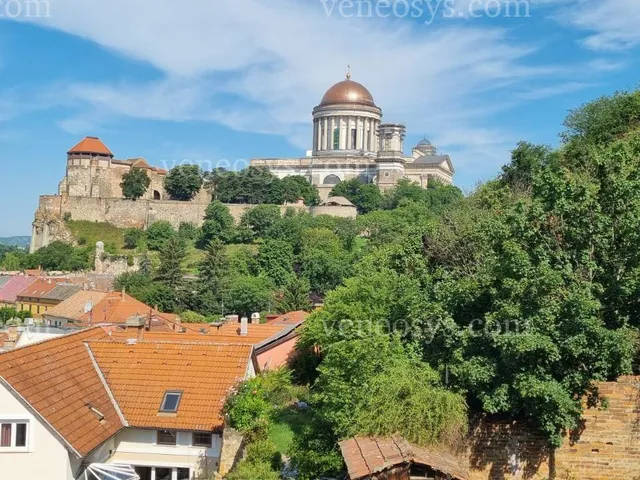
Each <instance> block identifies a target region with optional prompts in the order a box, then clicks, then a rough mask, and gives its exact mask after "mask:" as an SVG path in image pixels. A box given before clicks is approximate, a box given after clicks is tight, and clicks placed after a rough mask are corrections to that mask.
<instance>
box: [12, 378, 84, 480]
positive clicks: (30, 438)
mask: <svg viewBox="0 0 640 480" xmlns="http://www.w3.org/2000/svg"><path fill="white" fill-rule="evenodd" d="M8 420H24V421H28V423H29V427H28V433H27V448H25V449H23V450H22V451H19V452H18V451H14V452H12V451H10V450H3V449H2V448H0V478H3V479H5V478H6V479H7V480H9V479H40V478H46V479H47V480H71V479H73V476H74V473H75V471H72V469H73V468H76V467H77V466H78V465H79V462H78V461H77V460H76V461H72V460H70V457H69V455H70V454H69V452H68V450H67V449H66V448H65V446H64V445H63V444H62V443H61V442H60V441H59V440H58V438H57V437H56V436H54V435H53V433H51V431H50V430H49V429H48V428H47V427H46V426H45V425H44V424H43V423H41V421H40V420H39V419H37V418H36V417H34V416H33V415H32V414H31V412H30V411H29V410H27V408H26V407H25V406H24V405H23V404H22V403H21V402H20V401H19V400H18V399H17V398H16V397H14V395H13V394H12V393H11V392H10V391H9V390H7V388H6V387H5V386H4V385H0V423H2V421H8Z"/></svg>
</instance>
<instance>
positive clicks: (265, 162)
mask: <svg viewBox="0 0 640 480" xmlns="http://www.w3.org/2000/svg"><path fill="white" fill-rule="evenodd" d="M405 130H406V128H405V126H404V125H403V124H398V123H382V110H381V109H380V108H378V107H377V106H376V105H375V103H374V101H373V97H372V96H371V94H370V93H369V91H368V90H367V89H366V88H365V87H363V86H362V85H360V84H359V83H357V82H353V81H352V80H351V77H350V76H348V77H347V80H345V81H342V82H339V83H337V84H336V85H334V86H332V87H331V88H330V89H329V90H328V91H327V93H326V94H325V95H324V97H323V99H322V101H321V102H320V105H318V106H317V107H315V108H314V109H313V138H312V149H311V150H310V151H309V154H308V155H307V156H306V157H304V158H255V159H253V160H251V165H252V166H256V167H258V166H259V167H266V168H268V169H269V170H270V171H271V172H272V173H273V174H274V175H276V176H277V177H279V178H284V177H287V176H290V175H301V176H303V177H305V178H307V179H308V180H309V181H310V182H311V183H312V184H313V185H315V186H316V187H317V188H318V190H319V192H320V196H321V198H322V199H323V200H324V199H326V198H327V197H328V195H329V192H330V191H331V189H332V188H333V186H335V185H336V184H337V183H338V182H341V181H344V180H351V179H354V178H357V179H358V180H360V181H361V182H362V183H376V184H377V185H378V186H379V187H380V188H381V189H382V190H386V189H388V188H391V187H393V186H394V185H395V184H396V183H397V182H398V180H400V179H403V178H406V179H409V180H411V181H412V182H415V183H418V184H419V185H420V186H421V187H422V188H426V187H427V185H428V183H429V180H435V179H437V180H439V181H440V182H442V183H445V184H451V183H453V175H454V173H455V169H454V168H453V164H452V162H451V159H450V158H449V156H448V155H438V154H437V150H436V148H435V147H434V146H433V145H432V144H431V143H430V142H428V141H427V140H423V141H421V142H420V143H418V145H416V146H415V147H414V148H413V150H412V152H411V155H409V156H405V154H404V138H405Z"/></svg>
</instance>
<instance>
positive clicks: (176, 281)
mask: <svg viewBox="0 0 640 480" xmlns="http://www.w3.org/2000/svg"><path fill="white" fill-rule="evenodd" d="M186 256H187V252H186V246H185V244H184V241H183V240H182V239H181V238H180V237H178V236H177V235H174V236H173V237H171V238H169V240H167V241H166V243H165V244H164V247H163V248H162V251H161V252H160V267H159V268H158V274H157V276H158V280H160V281H161V282H163V283H164V284H165V285H167V286H168V287H170V288H172V289H174V290H175V289H177V288H178V287H180V286H181V285H182V283H183V280H184V271H183V269H182V263H183V262H184V260H185V258H186Z"/></svg>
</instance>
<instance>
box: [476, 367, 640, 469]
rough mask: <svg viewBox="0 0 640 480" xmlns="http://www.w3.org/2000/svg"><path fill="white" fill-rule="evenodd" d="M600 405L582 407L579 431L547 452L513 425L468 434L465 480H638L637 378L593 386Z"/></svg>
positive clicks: (539, 440)
mask: <svg viewBox="0 0 640 480" xmlns="http://www.w3.org/2000/svg"><path fill="white" fill-rule="evenodd" d="M598 389H599V392H600V395H602V397H603V398H606V402H605V405H604V406H603V405H601V406H600V407H594V408H587V409H585V412H584V414H583V421H582V424H581V426H580V429H579V431H576V432H573V433H572V434H571V435H570V436H569V437H567V438H566V439H565V441H564V444H563V445H562V447H561V448H559V449H558V450H556V451H555V452H550V451H549V450H548V448H547V446H546V441H545V439H544V437H543V436H542V435H540V434H536V433H534V432H531V431H530V430H529V429H527V428H525V427H524V426H522V425H518V424H516V423H513V422H490V423H487V422H480V423H479V424H477V425H476V426H475V427H474V429H473V430H472V432H471V435H470V437H471V438H472V444H471V447H470V453H469V456H468V459H469V464H470V467H471V480H487V479H491V480H493V479H500V480H515V479H539V480H542V479H544V478H549V477H550V474H551V472H552V471H555V473H556V478H558V479H562V480H565V479H566V480H640V377H621V378H620V379H619V380H618V381H617V382H603V383H599V384H598Z"/></svg>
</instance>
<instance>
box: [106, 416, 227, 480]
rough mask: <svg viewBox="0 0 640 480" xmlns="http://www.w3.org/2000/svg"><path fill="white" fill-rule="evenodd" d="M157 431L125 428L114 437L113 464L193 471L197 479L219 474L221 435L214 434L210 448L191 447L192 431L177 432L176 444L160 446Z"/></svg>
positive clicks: (209, 477)
mask: <svg viewBox="0 0 640 480" xmlns="http://www.w3.org/2000/svg"><path fill="white" fill-rule="evenodd" d="M156 437H157V434H156V430H147V429H139V428H125V429H124V430H122V431H121V432H120V433H118V435H117V436H116V438H115V451H114V454H113V456H112V457H111V459H110V460H109V462H110V463H123V464H127V465H133V466H150V467H185V468H187V467H188V468H193V469H194V472H195V475H196V476H195V478H196V479H207V480H209V479H211V478H212V476H213V473H214V472H217V471H218V464H219V461H220V452H221V449H222V437H221V435H213V442H212V446H211V448H204V447H194V446H192V445H191V443H192V441H191V432H178V434H177V440H176V445H158V444H157V442H156Z"/></svg>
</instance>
